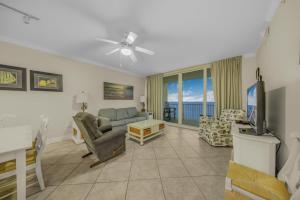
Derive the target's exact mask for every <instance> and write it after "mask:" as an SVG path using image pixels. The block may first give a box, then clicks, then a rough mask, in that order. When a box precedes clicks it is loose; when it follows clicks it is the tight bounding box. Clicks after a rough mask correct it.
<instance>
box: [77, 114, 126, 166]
mask: <svg viewBox="0 0 300 200" xmlns="http://www.w3.org/2000/svg"><path fill="white" fill-rule="evenodd" d="M73 118H74V121H75V123H76V124H77V126H78V128H79V130H80V132H81V134H82V137H83V139H84V141H85V144H86V147H87V149H88V150H89V153H87V154H86V155H83V156H82V158H84V157H87V156H89V155H91V154H95V155H96V156H97V157H98V159H99V160H98V161H97V162H95V163H93V164H91V165H90V167H91V168H92V167H94V166H96V165H98V164H100V163H102V162H104V161H106V160H108V159H110V158H113V157H115V156H117V155H119V154H121V153H122V152H124V151H125V134H126V129H125V128H122V127H119V128H113V127H112V126H111V125H109V124H105V125H103V124H102V123H101V121H98V120H97V118H96V117H95V116H93V115H92V114H89V113H87V112H80V113H77V114H76V115H75V116H74V117H73Z"/></svg>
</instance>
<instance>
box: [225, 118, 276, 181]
mask: <svg viewBox="0 0 300 200" xmlns="http://www.w3.org/2000/svg"><path fill="white" fill-rule="evenodd" d="M239 128H250V126H248V125H241V124H236V123H235V122H233V123H232V127H231V134H232V136H233V160H234V162H236V163H238V164H241V165H244V166H247V167H251V168H253V169H256V170H258V171H261V172H265V173H267V174H269V175H272V176H275V166H276V145H277V144H279V143H280V141H279V140H278V139H277V138H276V137H274V136H273V135H271V134H268V135H262V136H255V135H246V134H241V133H240V132H239Z"/></svg>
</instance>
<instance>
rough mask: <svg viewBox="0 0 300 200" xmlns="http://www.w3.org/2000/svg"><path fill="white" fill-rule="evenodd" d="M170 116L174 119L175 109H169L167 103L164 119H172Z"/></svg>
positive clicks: (166, 103)
mask: <svg viewBox="0 0 300 200" xmlns="http://www.w3.org/2000/svg"><path fill="white" fill-rule="evenodd" d="M172 116H173V118H174V119H176V108H175V107H170V104H169V103H168V102H165V107H164V119H165V120H169V121H170V120H171V119H172Z"/></svg>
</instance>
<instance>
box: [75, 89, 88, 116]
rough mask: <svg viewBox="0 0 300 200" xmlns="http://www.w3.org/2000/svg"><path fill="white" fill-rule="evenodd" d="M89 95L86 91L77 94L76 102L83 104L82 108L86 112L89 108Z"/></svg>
mask: <svg viewBox="0 0 300 200" xmlns="http://www.w3.org/2000/svg"><path fill="white" fill-rule="evenodd" d="M87 100H88V95H87V93H86V92H84V91H82V92H80V93H79V94H78V95H77V96H76V103H79V104H81V110H82V112H84V111H85V110H86V109H87Z"/></svg>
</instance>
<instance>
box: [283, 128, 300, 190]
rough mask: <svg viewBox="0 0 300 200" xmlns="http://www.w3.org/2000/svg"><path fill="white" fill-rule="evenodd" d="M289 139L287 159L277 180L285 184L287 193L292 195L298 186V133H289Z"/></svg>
mask: <svg viewBox="0 0 300 200" xmlns="http://www.w3.org/2000/svg"><path fill="white" fill-rule="evenodd" d="M289 139H290V141H291V145H290V148H289V157H288V159H287V161H286V163H285V164H284V166H283V167H282V169H281V170H280V172H279V173H278V179H279V180H281V181H283V182H285V183H286V184H287V186H288V189H289V191H290V192H291V193H292V194H294V193H295V192H296V190H297V189H299V186H300V185H299V184H300V132H293V133H291V134H290V138H289Z"/></svg>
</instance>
